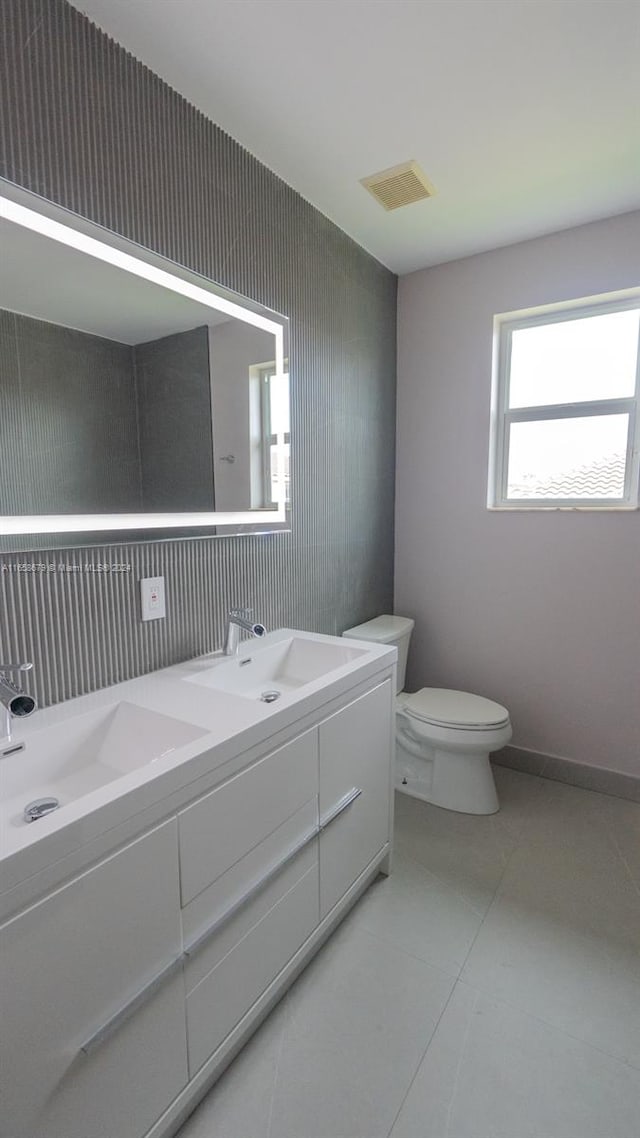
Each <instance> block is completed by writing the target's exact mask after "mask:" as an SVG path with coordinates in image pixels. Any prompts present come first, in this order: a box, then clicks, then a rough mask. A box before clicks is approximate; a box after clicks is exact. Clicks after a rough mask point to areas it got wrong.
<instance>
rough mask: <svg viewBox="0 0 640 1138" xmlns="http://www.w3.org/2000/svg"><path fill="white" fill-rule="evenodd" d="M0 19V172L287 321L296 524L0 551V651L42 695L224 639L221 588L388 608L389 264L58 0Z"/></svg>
mask: <svg viewBox="0 0 640 1138" xmlns="http://www.w3.org/2000/svg"><path fill="white" fill-rule="evenodd" d="M0 33H1V40H0V109H1V114H2V121H3V131H2V136H1V141H0V147H1V150H0V174H1V175H2V176H4V177H6V178H9V179H10V180H12V181H14V182H17V183H19V184H20V185H22V186H25V187H27V188H28V189H31V190H34V191H36V192H37V193H40V194H42V195H43V196H45V197H47V198H50V199H51V200H53V201H56V202H58V203H60V204H62V205H64V206H66V207H68V208H70V209H73V210H75V211H76V212H78V213H81V214H83V215H84V216H86V217H88V218H90V219H92V220H94V221H96V222H99V223H101V224H103V225H105V226H107V227H108V228H111V229H114V230H116V231H117V232H119V233H121V234H123V235H124V236H127V237H129V238H132V239H133V240H135V241H138V242H140V243H141V244H143V245H146V246H148V247H149V248H151V249H154V250H156V251H157V252H159V253H161V254H163V255H165V256H168V257H170V258H172V259H174V260H175V261H177V262H180V263H182V264H184V265H186V266H188V267H189V268H192V269H194V270H196V271H197V272H201V273H203V274H204V275H206V276H208V277H210V278H212V279H214V280H217V281H219V282H220V283H222V284H223V285H226V286H227V287H230V288H233V289H235V290H237V291H239V292H241V293H243V294H244V295H247V296H252V297H254V298H255V299H256V300H257V301H259V302H261V303H263V304H265V305H267V306H269V307H270V308H273V309H275V310H276V311H278V312H283V313H285V314H286V315H288V316H289V317H290V319H291V348H290V355H291V374H292V400H293V420H292V436H293V442H292V446H293V460H292V461H293V479H294V491H293V492H294V503H293V526H294V528H293V532H292V533H289V534H285V533H279V534H274V535H270V536H260V535H252V536H247V537H243V538H219V539H200V540H193V541H175V542H171V541H163V542H159V543H155V544H146V545H139V544H137V545H128V546H121V547H115V548H112V547H107V548H101V547H95V548H94V549H92V550H91V551H89V552H86V551H85V552H78V551H74V550H68V551H66V552H64V553H62V554H53V553H47V554H42V553H40V554H37V555H36V556H35V557H33V558H31V557H29V555H28V554H25V553H21V554H19V555H14V556H11V557H9V556H4V557H2V558H1V559H0V658H2V657H27V658H31V659H33V660H34V661H35V667H36V671H35V686H36V689H37V694H38V695H39V697H40V699H41V701H42V702H43V703H52V702H56V701H58V700H61V699H66V698H68V697H70V696H72V695H74V694H80V693H82V692H86V691H89V690H93V689H95V688H98V687H102V686H104V685H106V684H110V683H113V682H115V681H118V680H122V679H125V678H128V677H130V676H134V675H139V674H141V673H142V672H145V671H149V670H151V669H153V668H157V667H161V666H163V665H165V664H169V663H171V662H173V661H177V660H179V659H184V658H187V657H189V656H192V655H196V654H198V653H201V652H205V651H207V650H209V649H213V648H215V647H218V646H219V645H220V643H221V640H222V634H223V628H222V625H223V619H224V611H225V609H226V607H227V606H229V605H230V604H232V603H238V602H245V601H251V602H253V604H254V607H255V610H256V612H257V614H259V616H260V618H261V619H264V621H265V623H266V624H267V625H268V626H269V627H277V626H282V625H292V626H298V627H301V628H309V629H317V630H319V631H323V632H336V631H340V630H341V629H342V628H344V627H346V626H348V625H351V624H354V623H356V622H358V621H362V620H365V619H367V618H369V617H371V616H374V615H375V614H376V613H378V612H383V611H385V610H388V609H389V608H390V605H391V602H392V590H393V499H394V473H393V472H394V434H395V302H396V278H395V277H394V276H393V274H391V273H390V272H389V271H388V270H386V269H385V268H384V267H383V266H381V265H380V264H379V263H378V262H376V261H375V260H374V259H373V258H372V257H370V256H369V255H368V254H367V253H365V252H364V251H363V250H362V249H360V248H359V247H358V246H357V245H355V244H354V242H352V241H351V240H350V239H349V238H347V237H346V236H345V234H344V233H342V232H341V231H340V230H338V229H337V228H336V227H335V226H334V225H332V224H331V222H329V221H328V220H327V219H326V218H324V217H323V216H322V215H321V214H319V213H318V212H317V211H316V210H315V209H313V207H312V206H311V205H309V203H307V202H305V201H304V200H303V199H302V198H301V197H300V196H299V195H297V194H296V193H295V192H294V191H293V190H292V189H291V188H290V187H288V186H287V185H285V184H284V183H283V182H282V181H280V180H279V179H278V178H276V177H275V175H273V174H272V173H271V172H270V171H269V170H267V169H266V168H265V167H264V166H262V165H261V164H260V163H259V162H257V161H256V160H255V159H254V158H253V157H252V156H251V155H250V154H248V153H247V152H246V151H244V150H242V148H241V147H239V146H238V145H237V144H236V143H235V142H234V141H233V140H232V139H230V138H229V137H228V136H227V135H225V134H224V133H222V131H220V130H219V128H218V127H216V126H215V125H214V124H213V123H211V122H210V121H209V120H208V119H206V118H205V117H204V116H203V115H201V114H200V113H199V112H198V111H197V110H195V109H194V108H193V107H191V106H190V105H189V104H188V103H186V102H185V101H184V100H183V99H182V98H181V97H180V96H179V95H178V94H176V93H175V92H173V91H171V90H170V89H169V88H168V87H167V86H166V85H165V84H164V83H162V81H161V80H160V79H159V78H158V77H157V76H155V75H153V74H152V73H151V72H149V71H148V70H147V69H146V68H145V67H143V66H142V65H141V64H140V63H138V62H137V61H136V60H135V59H133V58H132V57H131V56H130V55H129V54H128V53H127V52H126V51H124V50H122V49H121V48H119V47H118V46H117V45H115V44H114V43H113V42H112V41H110V40H109V39H108V37H107V36H105V35H104V34H102V33H101V32H100V31H99V30H98V29H96V28H95V27H93V26H92V25H91V24H90V23H89V22H88V21H87V20H86V19H85V18H84V17H83V16H81V15H80V14H79V13H78V12H77V11H76V10H75V9H73V8H71V7H69V6H68V5H67V4H66V3H65V2H64V0H46V2H43V0H3V4H2V9H1V24H0ZM112 564H124V565H125V566H129V567H130V568H129V569H128V570H126V571H124V572H121V573H120V572H114V571H112V570H111V571H104V569H102V568H101V566H104V565H107V566H109V565H112ZM30 566H35V569H32V568H30ZM39 566H41V567H42V568H39ZM87 566H88V567H89V568H88V569H87ZM25 567H26V568H25ZM90 570H93V571H90ZM160 573H162V574H164V576H165V578H166V582H167V599H168V605H169V615H168V617H167V619H166V621H159V622H152V623H149V624H145V625H142V624H141V623H140V621H139V619H138V601H137V595H138V594H137V579H138V577H139V576H143V575H149V574H160Z"/></svg>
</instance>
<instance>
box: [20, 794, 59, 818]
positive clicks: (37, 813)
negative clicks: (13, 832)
mask: <svg viewBox="0 0 640 1138" xmlns="http://www.w3.org/2000/svg"><path fill="white" fill-rule="evenodd" d="M59 805H60V803H59V801H58V799H57V798H36V799H35V801H34V802H30V803H29V804H28V806H25V808H24V814H23V815H22V816H23V818H24V820H25V822H37V821H38V819H39V818H46V816H47V814H51V811H52V810H57V809H58V807H59Z"/></svg>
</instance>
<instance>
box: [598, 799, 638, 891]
mask: <svg viewBox="0 0 640 1138" xmlns="http://www.w3.org/2000/svg"><path fill="white" fill-rule="evenodd" d="M601 797H602V810H601V820H602V823H603V824H604V826H605V828H606V830H607V833H608V834H609V835H610V837H611V840H612V842H613V844H614V846H615V848H616V850H617V851H618V853H619V855H620V857H621V858H622V861H623V863H624V865H625V866H626V868H627V870H628V872H629V874H630V876H631V878H632V880H633V881H634V882H635V884H636V886H637V888H638V889H639V890H640V803H638V802H629V801H628V800H626V799H624V798H610V797H608V796H607V797H604V796H601Z"/></svg>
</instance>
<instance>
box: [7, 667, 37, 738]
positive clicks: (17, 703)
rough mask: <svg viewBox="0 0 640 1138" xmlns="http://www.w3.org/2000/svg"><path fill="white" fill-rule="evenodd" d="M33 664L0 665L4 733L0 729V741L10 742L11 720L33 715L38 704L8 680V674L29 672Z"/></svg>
mask: <svg viewBox="0 0 640 1138" xmlns="http://www.w3.org/2000/svg"><path fill="white" fill-rule="evenodd" d="M32 667H33V664H0V707H2V708H3V709H4V731H3V730H2V728H1V727H0V741H2V742H3V743H10V742H11V720H12V718H14V717H15V718H16V719H25V718H26V716H27V715H33V713H34V711H35V710H36V708H37V706H38V704H37V703H36V701H35V699H34V698H33V696H32V695H27V693H26V692H25V691H23V690H22V688H20V687H18V685H17V684H15V683H14V682H13V680H10V679H9V676H8V675H7V673H8V672H10V673H12V674H15V673H20V672H30V671H31V669H32Z"/></svg>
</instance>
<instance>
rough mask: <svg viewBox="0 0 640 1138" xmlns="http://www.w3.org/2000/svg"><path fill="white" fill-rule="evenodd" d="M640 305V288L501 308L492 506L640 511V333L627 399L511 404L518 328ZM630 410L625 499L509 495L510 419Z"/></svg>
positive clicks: (495, 350)
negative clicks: (528, 306)
mask: <svg viewBox="0 0 640 1138" xmlns="http://www.w3.org/2000/svg"><path fill="white" fill-rule="evenodd" d="M637 308H640V288H634V289H626V290H625V291H624V292H616V293H609V294H607V295H606V296H598V297H589V298H583V299H580V300H574V301H568V302H565V303H563V304H552V305H545V306H544V307H543V308H535V309H526V310H522V311H519V312H507V313H502V314H500V315H498V316H495V317H494V324H493V332H494V338H493V381H492V393H491V434H490V448H489V486H488V495H487V507H488V509H490V510H637V509H638V507H639V481H640V335H639V343H638V349H637V357H636V387H635V393H634V394H633V395H632V396H629V397H628V398H624V399H601V400H597V401H596V400H585V401H584V402H576V403H554V404H548V405H542V406H539V407H518V408H512V409H510V408H509V383H510V365H511V340H512V335H513V332H514V331H517V330H518V329H521V328H532V327H534V326H536V325H540V324H552V323H558V322H560V321H565V320H576V319H579V318H581V317H585V316H598V315H601V314H603V313H609V312H621V311H628V310H630V309H637ZM615 414H628V415H629V430H628V435H627V452H626V463H625V483H624V494H623V497H622V498H508V497H507V476H508V470H509V437H510V430H511V425H512V423H525V422H529V423H530V422H540V421H542V420H545V419H548V420H551V419H553V420H558V419H569V418H571V419H575V418H580V417H593V416H596V415H615Z"/></svg>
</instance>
